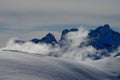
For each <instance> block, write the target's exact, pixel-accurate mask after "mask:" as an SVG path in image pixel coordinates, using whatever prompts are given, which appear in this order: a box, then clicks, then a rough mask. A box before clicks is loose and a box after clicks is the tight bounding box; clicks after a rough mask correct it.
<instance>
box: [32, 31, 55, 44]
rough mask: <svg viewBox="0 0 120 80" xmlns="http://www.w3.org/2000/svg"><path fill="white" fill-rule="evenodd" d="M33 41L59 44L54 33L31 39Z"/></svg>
mask: <svg viewBox="0 0 120 80" xmlns="http://www.w3.org/2000/svg"><path fill="white" fill-rule="evenodd" d="M31 42H33V43H35V44H38V43H47V44H52V45H53V46H54V45H55V44H57V40H56V39H55V37H54V35H53V34H52V33H48V34H47V35H46V36H45V37H43V38H42V39H37V38H34V39H32V40H31Z"/></svg>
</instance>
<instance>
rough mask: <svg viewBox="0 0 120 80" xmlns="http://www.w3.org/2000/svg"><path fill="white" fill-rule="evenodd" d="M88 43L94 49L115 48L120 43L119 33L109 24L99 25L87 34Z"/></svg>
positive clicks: (111, 49) (109, 49)
mask: <svg viewBox="0 0 120 80" xmlns="http://www.w3.org/2000/svg"><path fill="white" fill-rule="evenodd" d="M88 37H89V39H90V42H89V45H92V46H93V47H95V48H96V49H107V50H108V51H110V52H111V51H113V50H115V49H116V48H117V47H118V46H119V45H120V33H118V32H115V31H113V30H112V29H110V27H109V25H107V24H106V25H104V26H100V27H98V28H97V29H95V30H91V32H90V33H89V34H88Z"/></svg>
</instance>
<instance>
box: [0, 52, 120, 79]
mask: <svg viewBox="0 0 120 80" xmlns="http://www.w3.org/2000/svg"><path fill="white" fill-rule="evenodd" d="M0 80H120V57H119V56H118V57H116V58H106V59H101V60H97V61H81V62H79V63H77V62H74V61H72V60H68V59H63V58H55V57H50V56H42V55H37V54H30V53H20V52H10V51H2V50H0Z"/></svg>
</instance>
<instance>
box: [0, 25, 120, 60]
mask: <svg viewBox="0 0 120 80" xmlns="http://www.w3.org/2000/svg"><path fill="white" fill-rule="evenodd" d="M88 33H89V31H87V30H86V29H84V28H82V27H80V28H79V29H78V31H76V32H69V33H68V34H67V35H65V38H66V39H65V40H66V41H65V42H66V43H67V44H66V45H65V46H67V48H64V47H63V48H61V47H59V45H57V44H56V45H55V46H54V47H53V46H52V45H50V44H45V43H39V44H35V43H32V42H30V41H26V42H25V43H23V44H20V43H15V40H16V39H11V40H10V41H9V42H8V44H7V46H6V47H5V48H2V49H4V50H16V51H22V52H27V53H34V54H41V55H46V56H55V57H60V58H61V57H62V58H68V59H72V60H75V61H77V62H79V61H81V60H93V59H96V58H99V57H101V58H104V57H105V56H101V55H100V54H102V53H108V52H107V50H105V49H103V50H96V49H95V48H94V47H93V46H90V45H89V46H87V45H86V44H87V42H88V41H89V39H88ZM119 52H120V48H118V50H116V51H115V52H114V55H112V56H115V55H119ZM111 54H112V53H111Z"/></svg>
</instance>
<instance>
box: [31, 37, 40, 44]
mask: <svg viewBox="0 0 120 80" xmlns="http://www.w3.org/2000/svg"><path fill="white" fill-rule="evenodd" d="M31 42H33V43H35V44H37V43H39V42H40V40H39V39H37V38H34V39H32V40H31Z"/></svg>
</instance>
